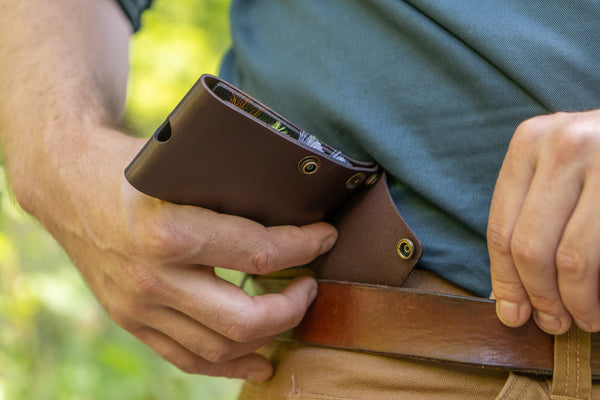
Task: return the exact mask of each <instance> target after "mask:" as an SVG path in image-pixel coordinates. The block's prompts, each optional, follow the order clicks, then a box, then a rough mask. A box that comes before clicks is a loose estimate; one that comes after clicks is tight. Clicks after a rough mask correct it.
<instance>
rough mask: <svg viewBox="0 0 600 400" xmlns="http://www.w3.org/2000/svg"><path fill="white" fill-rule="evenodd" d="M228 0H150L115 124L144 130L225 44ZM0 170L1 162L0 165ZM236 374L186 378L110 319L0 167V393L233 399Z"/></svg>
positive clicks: (35, 399)
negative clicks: (17, 199)
mask: <svg viewBox="0 0 600 400" xmlns="http://www.w3.org/2000/svg"><path fill="white" fill-rule="evenodd" d="M228 7H229V0H157V1H156V2H155V5H154V6H153V8H152V9H151V10H150V11H148V12H147V13H146V14H145V15H144V19H143V27H142V29H141V30H140V32H139V33H137V34H136V35H135V36H134V38H133V44H132V45H133V47H132V50H133V53H132V58H131V63H132V74H131V79H130V87H129V98H128V105H127V113H126V118H125V123H126V126H127V129H128V130H129V131H131V132H133V133H134V134H138V135H142V136H149V135H151V134H152V132H153V131H154V129H155V128H156V127H157V126H158V125H159V124H160V122H161V121H162V120H164V118H165V117H166V115H167V114H168V112H169V111H170V110H171V109H172V108H173V107H174V106H175V104H176V103H177V102H178V101H179V99H180V98H181V97H182V96H183V95H184V94H185V92H186V91H187V90H188V88H189V87H190V86H191V85H192V84H193V83H194V82H195V81H196V79H197V78H198V77H199V75H200V74H201V73H216V72H217V70H218V66H219V62H220V58H221V56H222V54H223V53H224V51H226V49H227V48H228V46H229V43H230V38H229V27H228V19H227V18H228V16H227V11H228ZM0 168H1V165H0ZM239 385H240V382H239V381H235V380H227V379H223V378H210V377H205V376H196V375H186V374H184V373H182V372H180V371H179V370H178V369H176V368H175V367H173V366H171V365H169V364H167V363H166V362H165V361H163V360H162V359H161V358H160V357H158V356H156V355H155V354H154V353H153V352H152V351H150V350H149V349H148V348H147V347H145V346H144V345H143V344H141V343H139V342H138V341H137V340H136V339H134V338H133V337H132V336H130V335H129V334H128V333H127V332H125V331H123V330H122V329H121V328H119V327H118V326H116V325H115V324H114V323H113V322H111V321H110V320H109V319H108V317H107V315H106V313H105V312H104V311H103V310H102V308H101V307H100V306H99V303H98V302H97V301H96V300H95V298H94V297H93V296H92V294H91V292H90V291H89V290H88V288H87V287H86V285H85V283H84V282H83V281H82V279H81V277H80V275H79V273H78V272H77V270H76V268H75V267H74V266H73V265H72V264H71V262H70V261H69V259H68V258H67V256H66V255H65V254H64V253H63V251H62V250H61V249H60V248H59V246H58V245H57V244H56V243H55V242H54V240H53V239H52V237H51V236H50V235H49V234H48V233H46V232H45V231H44V229H43V228H42V227H41V226H40V225H39V224H38V223H37V222H36V221H35V220H34V219H32V218H31V217H29V216H28V215H26V214H25V213H24V212H23V211H21V210H20V209H18V207H17V206H15V204H14V202H13V201H12V199H11V195H10V192H9V191H8V188H7V185H6V182H5V180H4V173H3V171H0V400H13V399H18V400H21V399H23V400H46V399H61V400H71V399H73V400H76V399H82V400H84V399H85V400H95V399H123V400H133V399H136V400H137V399H144V400H146V399H147V400H150V399H177V400H179V399H186V400H187V399H202V400H204V399H210V400H212V399H215V400H221V399H234V398H235V397H236V396H237V393H238V391H239Z"/></svg>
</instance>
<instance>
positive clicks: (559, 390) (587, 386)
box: [550, 324, 592, 400]
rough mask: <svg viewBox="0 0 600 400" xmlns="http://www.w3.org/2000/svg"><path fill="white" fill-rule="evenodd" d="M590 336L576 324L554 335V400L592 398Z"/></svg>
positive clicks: (552, 397) (551, 396) (552, 393)
mask: <svg viewBox="0 0 600 400" xmlns="http://www.w3.org/2000/svg"><path fill="white" fill-rule="evenodd" d="M590 354H591V337H590V334H589V333H588V332H584V331H582V330H581V329H579V328H578V327H577V326H575V324H573V326H572V327H571V329H570V330H569V331H568V332H567V333H565V334H563V335H560V336H556V337H555V338H554V375H553V377H552V391H551V393H550V398H551V399H553V400H567V399H573V400H575V399H577V400H580V399H581V400H584V399H585V400H590V399H591V392H592V373H591V366H590Z"/></svg>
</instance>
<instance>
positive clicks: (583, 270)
mask: <svg viewBox="0 0 600 400" xmlns="http://www.w3.org/2000/svg"><path fill="white" fill-rule="evenodd" d="M588 267H589V265H588V263H587V262H586V261H585V259H584V257H583V256H582V254H581V252H579V251H577V250H576V249H573V248H571V247H569V246H566V245H560V246H559V248H558V250H557V252H556V268H557V270H558V273H559V277H562V276H566V277H567V279H568V280H569V281H575V282H581V281H584V280H585V279H586V278H587V277H588V270H589V268H588Z"/></svg>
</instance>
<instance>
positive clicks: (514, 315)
mask: <svg viewBox="0 0 600 400" xmlns="http://www.w3.org/2000/svg"><path fill="white" fill-rule="evenodd" d="M496 314H498V318H500V320H501V321H502V322H503V323H504V324H505V325H514V324H516V323H517V322H518V321H519V305H518V304H517V303H513V302H511V301H506V300H498V301H497V302H496Z"/></svg>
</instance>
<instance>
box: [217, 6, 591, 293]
mask: <svg viewBox="0 0 600 400" xmlns="http://www.w3.org/2000/svg"><path fill="white" fill-rule="evenodd" d="M231 21H232V32H233V47H232V49H231V51H230V52H229V53H228V54H227V56H226V57H225V59H224V62H223V66H222V71H221V75H222V76H223V77H224V78H225V79H227V80H229V81H231V82H232V83H234V84H235V85H237V86H239V87H241V88H242V89H243V90H245V91H247V92H248V93H250V94H252V95H253V96H255V97H256V98H258V99H259V100H261V101H263V102H265V103H266V104H267V105H269V106H271V107H273V108H274V109H276V110H277V111H278V112H280V113H281V114H283V115H285V116H286V117H287V118H289V119H290V120H291V121H293V122H295V123H296V124H298V125H300V126H301V127H302V128H304V129H306V130H307V131H309V132H310V133H312V134H314V135H316V136H317V137H319V138H321V139H322V140H324V141H325V142H326V143H328V144H330V145H332V146H333V147H336V148H338V149H339V150H341V151H343V152H344V153H346V154H348V155H350V156H351V157H354V158H357V159H360V160H370V159H375V160H377V161H378V162H379V163H380V164H381V165H382V166H383V167H384V168H385V169H386V170H387V171H388V172H389V173H390V175H391V176H392V179H391V181H390V184H391V190H392V194H393V197H394V200H395V202H396V205H397V207H398V209H399V211H400V213H401V214H402V215H403V217H404V218H405V219H406V221H407V222H408V224H409V225H410V226H411V227H412V229H413V230H414V231H415V233H416V234H417V236H419V237H420V239H421V240H422V242H423V245H424V255H423V258H422V260H421V261H420V263H419V268H423V269H427V270H431V271H434V272H436V273H438V274H439V275H441V276H443V277H445V278H447V279H449V280H451V281H453V282H455V283H457V284H459V285H460V286H463V287H465V288H467V289H469V290H470V291H472V292H473V293H475V294H477V295H480V296H486V297H487V296H488V295H489V294H490V291H491V284H490V274H489V258H488V253H487V246H486V238H485V234H486V226H487V219H488V211H489V207H490V200H491V196H492V192H493V188H494V183H495V180H496V177H497V175H498V171H499V168H500V166H501V163H502V160H503V157H504V155H505V153H506V150H507V147H508V143H509V141H510V139H511V136H512V134H513V132H514V130H515V128H516V127H517V126H518V125H519V123H520V122H522V121H523V120H525V119H527V118H529V117H532V116H535V115H539V114H546V113H549V112H554V111H579V110H590V109H595V108H600V3H598V2H597V1H594V0H582V1H578V2H565V1H558V0H554V1H547V0H543V1H542V0H527V1H522V0H488V1H475V0H461V1H433V0H429V1H427V0H415V1H398V0H370V1H364V0H327V1H322V0H280V1H261V0H253V1H250V0H234V2H233V5H232V9H231ZM374 268H375V269H376V265H375V266H374Z"/></svg>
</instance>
